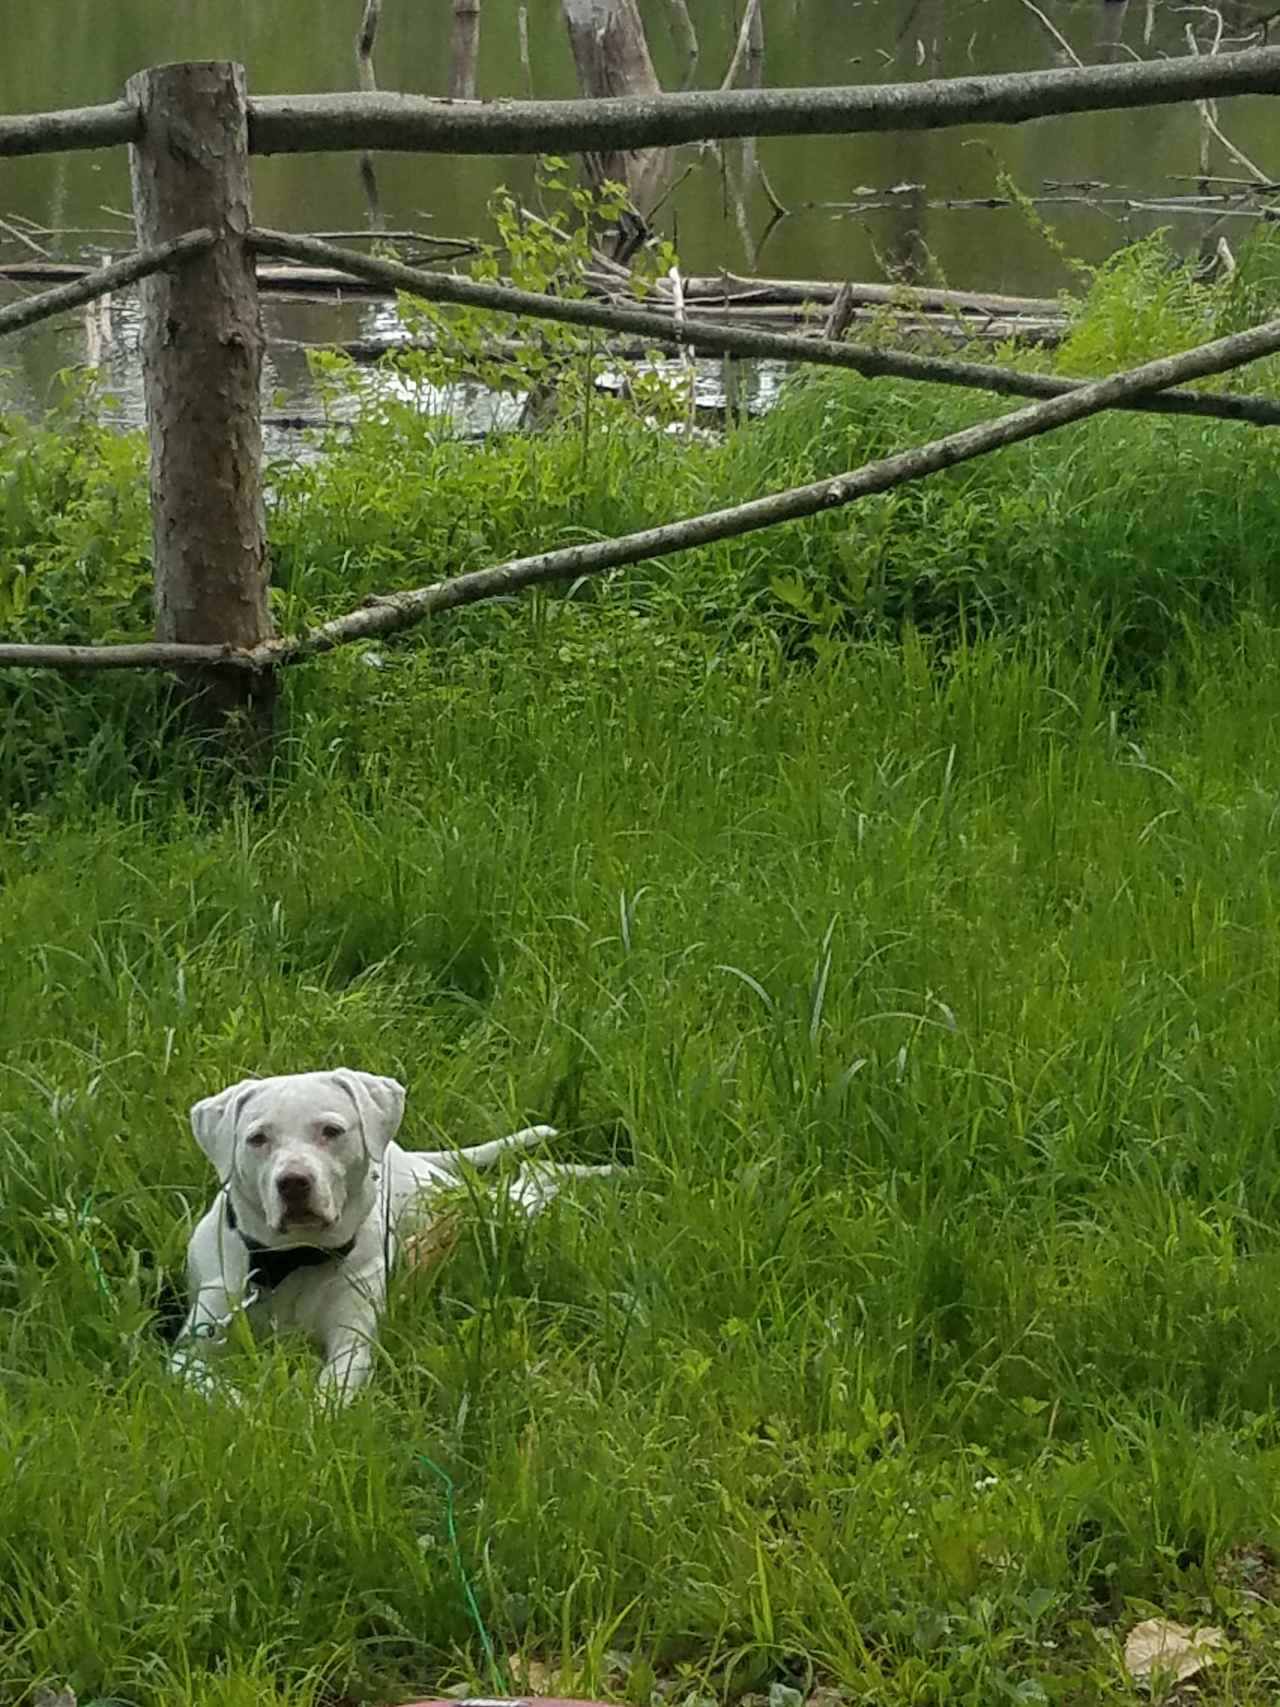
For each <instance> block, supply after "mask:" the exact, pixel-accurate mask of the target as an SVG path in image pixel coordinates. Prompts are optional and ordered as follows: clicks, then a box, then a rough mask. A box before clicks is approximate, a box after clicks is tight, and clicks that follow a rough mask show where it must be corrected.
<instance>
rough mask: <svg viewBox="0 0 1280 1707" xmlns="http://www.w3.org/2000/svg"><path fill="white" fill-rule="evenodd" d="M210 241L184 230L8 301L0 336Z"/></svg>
mask: <svg viewBox="0 0 1280 1707" xmlns="http://www.w3.org/2000/svg"><path fill="white" fill-rule="evenodd" d="M213 243H214V235H213V232H212V231H209V230H207V229H205V230H200V231H188V232H186V233H185V234H184V235H183V236H181V237H175V238H174V239H173V240H172V241H171V242H169V243H160V244H157V245H156V246H155V247H154V248H150V249H140V250H138V252H137V253H136V254H133V255H125V256H123V257H122V258H121V259H120V260H118V261H113V262H112V263H111V265H110V266H108V267H99V268H98V269H97V271H96V272H85V271H84V270H83V269H82V270H81V272H80V277H79V278H77V279H75V280H73V281H72V282H70V283H68V284H64V285H58V286H56V287H55V288H54V289H53V290H46V291H42V292H41V294H40V295H39V296H29V297H26V298H25V299H24V300H23V301H21V302H11V303H9V304H8V306H7V307H5V308H0V337H2V336H3V335H4V334H5V333H6V332H19V331H21V330H22V328H23V327H25V326H34V325H36V323H37V322H38V321H41V320H47V319H49V318H50V316H51V315H54V314H61V313H63V312H64V311H65V310H66V309H68V308H79V307H81V306H82V305H83V304H84V303H86V302H92V301H93V300H94V298H95V297H99V296H106V295H107V294H108V293H109V292H110V291H113V290H122V289H123V288H124V286H125V285H131V284H137V282H138V280H139V279H145V278H146V277H147V276H148V274H150V273H158V272H160V271H161V269H162V268H165V267H170V266H175V265H177V264H179V263H180V262H182V261H188V260H190V259H191V258H192V257H193V256H195V255H200V254H203V253H204V251H205V250H206V249H210V248H212V247H213Z"/></svg>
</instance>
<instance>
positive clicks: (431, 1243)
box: [400, 1213, 458, 1273]
mask: <svg viewBox="0 0 1280 1707" xmlns="http://www.w3.org/2000/svg"><path fill="white" fill-rule="evenodd" d="M457 1242H458V1216H457V1214H456V1213H450V1214H447V1215H437V1216H436V1218H435V1219H434V1220H433V1221H426V1222H424V1223H423V1225H422V1226H421V1227H416V1228H415V1229H414V1230H413V1232H412V1233H410V1234H409V1235H408V1236H407V1238H406V1239H405V1240H404V1242H403V1244H402V1245H401V1247H400V1248H401V1256H402V1260H403V1262H404V1266H405V1267H406V1268H410V1269H413V1270H415V1271H417V1272H420V1273H425V1272H426V1271H427V1270H428V1269H433V1268H435V1267H436V1265H437V1264H438V1263H442V1262H443V1261H444V1260H445V1258H446V1257H448V1256H451V1255H452V1254H453V1247H454V1246H455V1245H456V1244H457Z"/></svg>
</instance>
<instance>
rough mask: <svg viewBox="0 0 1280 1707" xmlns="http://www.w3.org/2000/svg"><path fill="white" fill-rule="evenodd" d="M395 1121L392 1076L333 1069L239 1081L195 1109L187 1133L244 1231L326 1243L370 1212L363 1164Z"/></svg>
mask: <svg viewBox="0 0 1280 1707" xmlns="http://www.w3.org/2000/svg"><path fill="white" fill-rule="evenodd" d="M403 1114H404V1086H403V1085H400V1084H398V1083H397V1082H396V1080H395V1079H383V1078H379V1077H378V1076H377V1075H376V1074H374V1073H357V1072H353V1071H352V1070H351V1069H350V1068H348V1067H336V1068H334V1069H333V1070H332V1071H331V1072H327V1073H286V1074H283V1075H281V1076H280V1077H279V1078H273V1079H242V1080H241V1081H240V1083H239V1084H236V1085H229V1086H228V1087H227V1089H226V1090H225V1091H219V1092H218V1094H217V1095H216V1096H211V1097H205V1098H204V1099H203V1100H202V1101H200V1102H198V1103H196V1105H195V1107H194V1108H193V1109H192V1110H191V1130H192V1131H193V1132H194V1133H195V1136H196V1142H197V1143H198V1144H199V1146H200V1148H201V1149H202V1150H203V1151H204V1153H205V1155H206V1156H208V1158H209V1160H210V1161H211V1162H212V1163H213V1165H214V1167H215V1168H216V1169H217V1170H218V1178H219V1179H220V1180H221V1181H222V1182H223V1184H224V1185H225V1186H226V1188H227V1190H228V1192H229V1193H230V1194H231V1197H232V1199H233V1201H234V1203H235V1205H236V1209H237V1213H238V1214H244V1215H245V1216H246V1218H247V1220H248V1221H249V1223H250V1226H249V1230H250V1231H252V1232H255V1233H256V1234H261V1233H262V1232H263V1231H264V1230H265V1232H266V1235H267V1236H268V1237H270V1238H272V1239H273V1240H274V1239H285V1240H301V1239H304V1238H305V1240H306V1242H307V1243H311V1244H329V1243H341V1242H342V1241H343V1240H344V1239H345V1238H349V1237H350V1236H351V1234H352V1233H353V1232H354V1229H355V1226H357V1225H358V1224H359V1222H360V1221H362V1220H363V1219H364V1217H365V1216H366V1215H367V1214H368V1213H369V1210H370V1209H371V1208H372V1206H373V1187H372V1180H371V1177H370V1168H371V1164H373V1163H375V1162H377V1161H378V1160H379V1159H380V1158H381V1157H382V1155H383V1153H384V1152H385V1150H386V1148H387V1145H388V1144H389V1143H390V1142H391V1140H392V1139H393V1138H394V1137H395V1135H396V1132H397V1131H398V1130H399V1127H400V1120H401V1116H402V1115H403Z"/></svg>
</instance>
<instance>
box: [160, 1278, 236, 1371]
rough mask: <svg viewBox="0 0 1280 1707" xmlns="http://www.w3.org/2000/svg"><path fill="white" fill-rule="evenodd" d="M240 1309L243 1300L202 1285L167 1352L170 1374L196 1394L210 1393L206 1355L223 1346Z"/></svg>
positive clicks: (216, 1288)
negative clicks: (170, 1350)
mask: <svg viewBox="0 0 1280 1707" xmlns="http://www.w3.org/2000/svg"><path fill="white" fill-rule="evenodd" d="M242 1308H243V1301H242V1300H240V1299H234V1298H232V1296H231V1294H230V1293H229V1292H228V1291H227V1289H226V1287H224V1286H216V1285H215V1286H202V1287H201V1289H200V1291H199V1293H198V1294H197V1296H196V1301H195V1304H194V1305H193V1306H192V1309H191V1313H190V1314H189V1315H188V1317H187V1319H186V1321H185V1322H184V1323H183V1326H182V1332H181V1333H180V1334H179V1335H178V1339H177V1342H176V1344H175V1345H174V1348H173V1351H172V1352H171V1353H170V1356H169V1372H170V1374H171V1375H176V1376H178V1378H179V1379H180V1380H182V1381H185V1382H186V1383H187V1384H188V1385H189V1386H191V1387H194V1388H196V1390H197V1391H198V1392H201V1393H204V1394H206V1395H208V1394H210V1393H212V1392H213V1390H214V1386H215V1382H214V1379H213V1372H212V1370H211V1369H210V1367H209V1357H210V1354H214V1355H216V1354H217V1353H218V1352H219V1351H221V1350H222V1348H223V1346H225V1344H226V1342H227V1329H228V1326H229V1325H230V1323H231V1321H232V1319H233V1318H234V1317H235V1316H236V1315H237V1314H238V1313H239V1311H240V1310H241V1309H242Z"/></svg>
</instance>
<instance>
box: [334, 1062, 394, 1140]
mask: <svg viewBox="0 0 1280 1707" xmlns="http://www.w3.org/2000/svg"><path fill="white" fill-rule="evenodd" d="M332 1076H333V1078H334V1079H336V1080H337V1082H338V1084H340V1085H341V1086H342V1088H343V1090H344V1091H346V1093H347V1095H348V1096H349V1097H350V1098H351V1100H352V1102H353V1103H354V1104H355V1105H356V1112H357V1113H358V1114H359V1116H360V1124H361V1126H362V1127H363V1128H364V1137H365V1143H366V1145H367V1146H368V1150H369V1154H370V1155H371V1156H374V1157H380V1156H384V1155H385V1154H386V1150H387V1145H388V1144H389V1143H390V1142H391V1140H392V1139H393V1138H394V1137H395V1135H396V1133H397V1132H398V1131H399V1130H400V1122H401V1120H403V1118H404V1086H403V1085H402V1084H401V1083H400V1082H399V1080H398V1079H384V1078H382V1077H381V1076H380V1075H379V1074H377V1073H357V1072H356V1071H355V1069H354V1068H352V1067H335V1068H334V1070H333V1074H332Z"/></svg>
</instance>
